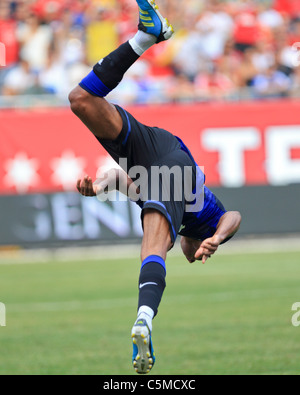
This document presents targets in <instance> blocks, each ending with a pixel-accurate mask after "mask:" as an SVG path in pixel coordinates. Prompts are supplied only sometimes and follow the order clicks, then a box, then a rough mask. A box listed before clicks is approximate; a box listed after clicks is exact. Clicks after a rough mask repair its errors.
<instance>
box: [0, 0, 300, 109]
mask: <svg viewBox="0 0 300 395" xmlns="http://www.w3.org/2000/svg"><path fill="white" fill-rule="evenodd" d="M157 4H158V5H159V6H160V8H161V11H162V13H163V14H165V15H166V16H168V18H169V20H170V21H171V22H172V24H173V26H174V28H175V30H176V35H175V36H174V38H173V39H172V40H170V41H168V42H165V43H162V44H160V45H155V46H154V47H153V48H151V49H150V50H149V51H148V52H147V53H146V54H145V56H144V57H143V58H142V59H141V60H139V61H138V62H137V63H136V64H135V65H134V66H133V67H132V68H131V69H130V71H129V72H128V74H127V75H126V77H125V78H124V81H123V83H122V84H121V85H120V86H119V87H118V88H117V89H116V90H115V91H114V92H113V93H112V94H111V99H112V100H114V101H116V102H118V103H121V104H123V103H126V104H128V103H150V102H158V103H161V102H170V101H171V102H190V101H210V100H214V101H215V100H239V99H243V98H245V99H249V98H250V99H268V98H282V97H294V96H299V95H300V94H299V92H300V67H299V65H300V0H257V1H254V0H227V1H226V0H157ZM137 24H138V12H137V7H136V2H135V0H35V1H34V0H0V43H2V44H4V45H5V48H6V67H1V68H0V95H2V96H4V97H15V96H17V95H39V94H47V95H55V96H56V97H59V98H61V99H63V100H66V99H67V96H68V92H69V91H70V90H71V89H72V88H73V87H74V86H76V85H77V83H78V82H79V81H80V80H81V79H82V78H83V77H84V76H85V75H86V74H87V73H88V72H89V71H90V69H91V67H92V66H93V65H94V64H95V63H96V62H97V61H99V60H100V59H101V58H102V57H104V56H105V55H107V54H108V53H109V52H111V51H112V50H114V49H115V48H116V47H117V46H118V45H119V44H120V43H122V42H124V41H126V40H128V39H129V38H131V37H132V36H133V35H134V34H135V32H136V29H137ZM0 45H1V44H0ZM2 46H3V45H2ZM298 50H299V52H298ZM0 60H1V59H0Z"/></svg>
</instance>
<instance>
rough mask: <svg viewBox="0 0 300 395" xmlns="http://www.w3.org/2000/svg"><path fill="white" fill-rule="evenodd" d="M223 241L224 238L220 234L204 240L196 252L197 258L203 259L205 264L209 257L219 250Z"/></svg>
mask: <svg viewBox="0 0 300 395" xmlns="http://www.w3.org/2000/svg"><path fill="white" fill-rule="evenodd" d="M221 242H222V239H221V237H220V236H218V235H215V236H213V237H210V238H209V239H206V240H204V241H203V242H202V244H201V246H200V248H199V249H198V251H197V252H196V253H195V258H196V259H198V260H202V263H203V264H204V263H205V262H206V261H207V260H208V258H210V257H211V256H212V255H213V254H214V253H215V252H216V251H217V249H218V248H219V245H220V244H221Z"/></svg>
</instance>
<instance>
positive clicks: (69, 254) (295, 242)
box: [0, 236, 300, 265]
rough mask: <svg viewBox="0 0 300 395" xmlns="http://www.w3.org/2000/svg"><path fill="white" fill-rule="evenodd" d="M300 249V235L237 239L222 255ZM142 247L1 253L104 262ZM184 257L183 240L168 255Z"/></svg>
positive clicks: (4, 259) (1, 255)
mask: <svg viewBox="0 0 300 395" xmlns="http://www.w3.org/2000/svg"><path fill="white" fill-rule="evenodd" d="M298 251H299V252H300V236H297V237H296V236H293V237H282V238H261V239H252V238H251V239H250V238H249V239H244V238H243V239H238V238H237V239H233V240H231V241H230V242H228V243H226V244H225V245H222V246H220V248H219V251H218V255H220V256H222V255H240V254H241V255H249V254H264V253H266V254H269V253H274V252H275V253H280V252H283V253H284V252H298ZM139 256H140V246H139V245H137V244H133V245H123V244H121V245H114V246H113V245H107V246H96V247H94V246H91V247H66V248H59V249H38V250H17V251H11V252H9V251H7V252H0V265H1V264H32V263H53V262H70V261H75V262H76V261H81V260H85V261H103V260H106V261H108V260H113V259H122V258H123V259H138V258H139ZM168 256H169V257H178V256H183V255H182V252H181V249H180V246H179V243H177V244H176V246H175V247H174V248H173V249H172V250H171V252H170V253H169V254H168Z"/></svg>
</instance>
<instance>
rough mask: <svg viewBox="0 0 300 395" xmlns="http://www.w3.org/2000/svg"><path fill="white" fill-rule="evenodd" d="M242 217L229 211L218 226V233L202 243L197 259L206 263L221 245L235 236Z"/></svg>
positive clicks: (196, 255)
mask: <svg viewBox="0 0 300 395" xmlns="http://www.w3.org/2000/svg"><path fill="white" fill-rule="evenodd" d="M241 220H242V216H241V214H240V213H239V212H238V211H228V212H227V213H225V214H224V215H223V216H222V217H221V218H220V221H219V223H218V225H217V230H216V233H215V234H214V236H213V237H211V238H209V239H206V240H204V241H203V242H202V244H201V246H200V248H199V249H198V251H197V252H196V254H195V258H196V259H202V262H203V263H205V262H206V261H207V259H208V258H210V257H211V255H213V254H214V253H215V252H216V251H217V249H218V248H219V246H220V244H222V243H223V241H225V240H226V239H228V238H229V237H232V236H234V235H235V233H236V232H237V231H238V230H239V227H240V225H241Z"/></svg>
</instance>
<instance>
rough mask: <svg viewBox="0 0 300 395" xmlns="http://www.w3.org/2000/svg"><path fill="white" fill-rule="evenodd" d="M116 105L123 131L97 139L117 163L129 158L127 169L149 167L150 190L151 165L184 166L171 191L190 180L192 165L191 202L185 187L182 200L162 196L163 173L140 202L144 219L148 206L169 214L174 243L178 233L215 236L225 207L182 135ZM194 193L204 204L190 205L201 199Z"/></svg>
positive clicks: (200, 236)
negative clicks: (113, 137) (110, 137)
mask: <svg viewBox="0 0 300 395" xmlns="http://www.w3.org/2000/svg"><path fill="white" fill-rule="evenodd" d="M116 109H117V110H118V112H119V114H120V116H121V118H122V120H123V128H122V131H121V133H120V135H119V136H118V138H117V139H116V140H113V141H112V140H102V139H99V138H98V140H99V142H100V143H101V144H102V146H103V147H104V148H105V149H106V151H107V152H108V153H109V154H110V155H111V156H112V158H113V159H114V160H115V161H117V162H118V163H119V160H120V159H121V158H122V159H123V158H125V159H127V161H126V165H127V169H124V170H125V171H126V172H128V169H132V167H134V166H143V168H145V169H147V175H148V177H147V178H145V180H144V181H145V182H147V185H146V186H148V191H151V190H152V187H153V185H152V182H151V179H152V177H151V169H152V167H157V166H158V167H162V166H166V167H167V168H169V169H172V168H173V166H177V167H179V168H180V169H181V170H182V171H181V172H180V177H181V178H180V179H177V181H176V183H175V180H174V177H173V178H172V179H171V180H170V179H169V181H170V191H173V192H174V190H175V188H176V185H182V186H184V187H185V186H186V185H188V184H189V181H187V177H186V176H185V169H186V168H187V167H188V168H192V185H191V187H192V189H193V191H192V192H193V194H192V193H190V195H191V196H190V198H191V199H190V200H191V202H189V201H188V197H186V196H185V193H183V191H181V192H180V194H181V196H180V199H179V200H177V199H168V200H166V199H164V198H163V196H162V195H163V193H162V192H163V191H164V182H163V178H162V177H163V176H161V177H160V178H159V181H158V185H156V188H154V189H157V190H158V192H159V194H158V195H157V196H156V197H153V198H152V196H151V197H149V196H148V197H147V196H144V201H138V202H137V204H138V205H139V206H140V207H141V208H142V221H143V215H144V212H145V210H146V209H155V210H158V211H159V212H161V213H162V214H163V215H164V216H165V217H166V219H167V221H168V223H169V226H170V234H171V239H172V242H173V243H174V242H175V240H176V237H177V235H178V234H180V235H182V236H186V237H190V238H192V239H196V240H205V239H207V238H209V237H212V236H213V235H214V233H215V232H216V229H217V225H218V223H219V221H220V218H221V217H222V216H223V215H224V213H225V212H226V210H225V209H224V207H223V205H222V204H221V202H220V201H219V200H218V199H217V198H216V197H215V196H214V194H213V193H212V192H211V191H210V190H209V189H208V188H206V187H205V186H204V184H205V176H204V174H203V172H202V171H201V170H200V168H199V167H198V166H197V164H196V162H195V160H194V158H193V156H192V154H191V152H190V151H189V149H188V148H187V147H186V145H185V144H184V143H183V141H182V140H181V139H180V138H178V137H176V136H174V135H173V134H171V133H169V132H168V131H166V130H164V129H161V128H157V127H149V126H146V125H144V124H142V123H140V122H139V121H137V120H136V119H135V118H134V117H133V116H132V115H131V114H130V113H129V112H127V111H126V110H124V109H122V108H121V107H118V106H116ZM133 181H135V180H133ZM178 183H179V184H178ZM187 189H188V190H189V191H190V189H191V188H190V187H189V186H188V187H187ZM177 192H178V191H177ZM171 195H172V193H171ZM195 196H196V197H197V198H199V200H200V202H201V204H199V205H194V206H193V208H191V204H192V203H193V199H194V200H195V202H197V201H198V199H197V198H196V199H195ZM147 199H148V200H147ZM149 199H150V200H149ZM202 203H203V204H202ZM188 206H189V208H188V209H187V207H188ZM189 210H194V212H189Z"/></svg>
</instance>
